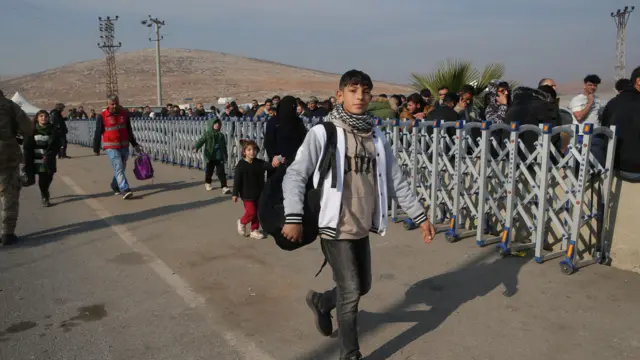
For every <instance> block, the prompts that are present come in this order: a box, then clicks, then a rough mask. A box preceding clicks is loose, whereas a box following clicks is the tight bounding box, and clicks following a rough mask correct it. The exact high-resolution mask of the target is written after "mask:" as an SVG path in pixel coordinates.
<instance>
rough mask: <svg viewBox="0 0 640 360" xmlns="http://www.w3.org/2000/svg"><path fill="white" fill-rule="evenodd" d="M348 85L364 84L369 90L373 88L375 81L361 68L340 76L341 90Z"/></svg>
mask: <svg viewBox="0 0 640 360" xmlns="http://www.w3.org/2000/svg"><path fill="white" fill-rule="evenodd" d="M347 86H362V87H366V88H368V89H369V90H371V89H373V81H371V77H370V76H369V75H367V74H365V73H364V72H362V71H360V70H349V71H347V72H346V73H344V74H343V75H342V77H341V78H340V84H339V87H340V90H344V88H345V87H347Z"/></svg>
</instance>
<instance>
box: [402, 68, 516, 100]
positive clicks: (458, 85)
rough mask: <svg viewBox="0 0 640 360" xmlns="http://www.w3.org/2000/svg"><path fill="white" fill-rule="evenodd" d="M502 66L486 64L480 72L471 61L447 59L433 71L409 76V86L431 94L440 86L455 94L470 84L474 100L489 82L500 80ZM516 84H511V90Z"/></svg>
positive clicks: (502, 72)
mask: <svg viewBox="0 0 640 360" xmlns="http://www.w3.org/2000/svg"><path fill="white" fill-rule="evenodd" d="M504 69H505V68H504V65H502V64H488V65H487V66H485V67H484V69H483V70H482V72H480V71H478V70H477V69H475V68H474V67H473V64H472V63H471V61H468V60H460V59H447V60H445V61H443V62H440V63H438V65H437V67H436V69H435V70H433V71H432V72H430V73H428V74H426V75H420V74H416V73H412V74H411V86H412V87H413V88H415V89H416V90H418V91H419V90H422V89H425V88H427V89H429V90H431V92H432V93H433V94H437V91H438V89H439V88H441V87H442V86H446V87H447V88H449V91H451V92H454V93H457V92H459V91H460V90H461V89H462V87H463V86H464V85H466V84H471V85H473V86H474V88H475V95H476V98H477V97H479V96H481V95H482V93H483V92H484V91H485V90H486V88H487V86H488V85H489V82H491V81H492V80H496V79H502V77H503V76H504ZM515 86H517V84H516V83H511V88H512V89H513V88H514V87H515Z"/></svg>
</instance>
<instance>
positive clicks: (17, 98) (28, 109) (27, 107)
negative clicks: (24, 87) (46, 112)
mask: <svg viewBox="0 0 640 360" xmlns="http://www.w3.org/2000/svg"><path fill="white" fill-rule="evenodd" d="M11 101H13V102H14V103H16V104H18V105H20V107H21V108H22V110H24V112H25V113H27V115H35V114H36V113H37V112H38V111H40V109H39V108H37V107H35V106H33V105H31V103H29V101H27V99H25V98H24V96H22V94H20V92H16V93H15V95H13V97H12V98H11Z"/></svg>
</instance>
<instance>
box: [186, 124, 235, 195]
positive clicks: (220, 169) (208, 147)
mask: <svg viewBox="0 0 640 360" xmlns="http://www.w3.org/2000/svg"><path fill="white" fill-rule="evenodd" d="M221 128H222V122H221V121H220V120H219V119H216V120H214V121H213V124H212V126H211V128H210V129H208V130H207V132H205V133H204V135H202V137H201V138H200V139H199V140H198V141H197V142H196V143H195V145H193V152H194V153H197V152H198V150H200V148H201V147H202V145H204V158H205V160H206V161H207V165H206V167H205V170H204V182H205V184H204V187H205V189H206V190H207V191H211V190H213V185H211V181H212V177H213V170H214V169H215V170H216V175H217V176H218V180H219V181H220V186H221V187H222V193H223V194H230V193H231V190H230V189H229V188H228V187H227V174H226V173H225V172H224V163H225V162H227V138H226V137H225V136H224V134H223V133H222V131H220V129H221Z"/></svg>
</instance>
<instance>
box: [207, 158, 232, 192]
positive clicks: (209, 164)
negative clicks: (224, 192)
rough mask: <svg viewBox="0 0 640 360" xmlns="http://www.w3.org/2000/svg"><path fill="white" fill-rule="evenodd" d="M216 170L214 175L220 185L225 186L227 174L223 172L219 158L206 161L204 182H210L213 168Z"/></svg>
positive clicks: (222, 164) (222, 165)
mask: <svg viewBox="0 0 640 360" xmlns="http://www.w3.org/2000/svg"><path fill="white" fill-rule="evenodd" d="M214 169H215V170H216V175H217V176H218V180H219V181H220V186H221V187H223V188H224V187H227V174H225V172H224V163H223V162H222V161H220V160H211V161H209V162H207V166H206V167H205V169H204V182H205V183H207V184H211V177H212V176H213V170H214Z"/></svg>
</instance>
